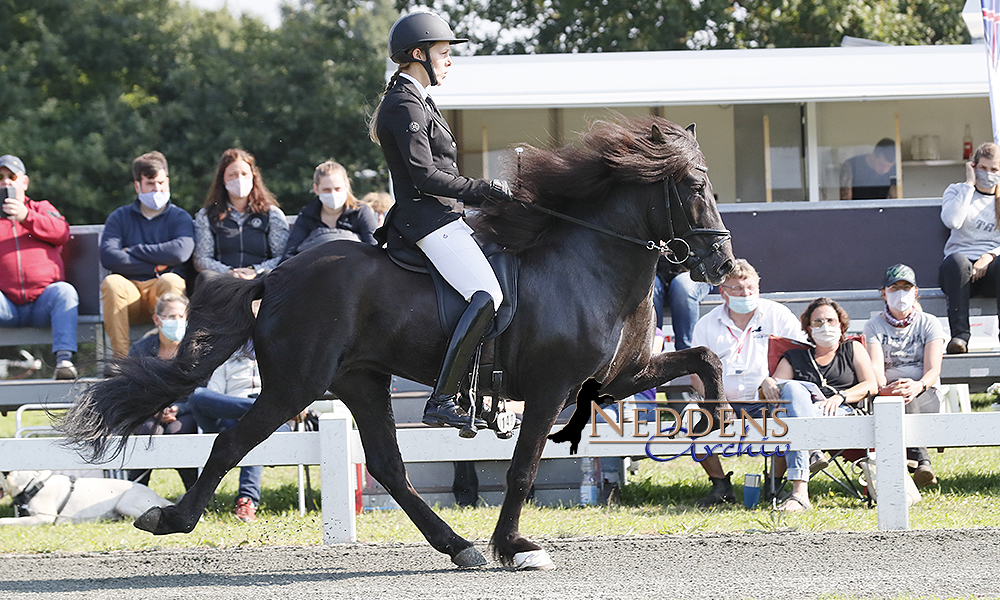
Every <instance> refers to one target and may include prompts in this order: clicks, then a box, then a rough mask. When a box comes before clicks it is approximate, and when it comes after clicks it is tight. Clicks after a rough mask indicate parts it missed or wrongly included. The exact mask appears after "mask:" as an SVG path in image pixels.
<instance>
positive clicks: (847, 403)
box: [774, 298, 878, 512]
mask: <svg viewBox="0 0 1000 600" xmlns="http://www.w3.org/2000/svg"><path fill="white" fill-rule="evenodd" d="M799 320H800V322H801V324H802V330H803V331H805V332H806V337H807V338H808V339H809V341H810V342H812V343H813V344H814V347H812V348H793V349H791V350H788V351H787V352H785V354H784V355H782V357H781V361H780V362H779V363H778V367H777V368H776V369H775V370H774V379H775V380H776V381H778V382H783V385H782V388H781V399H782V400H785V401H788V402H792V403H795V404H796V405H797V406H800V405H802V404H806V405H808V404H809V402H810V401H811V406H812V410H813V414H812V415H810V414H808V411H801V410H800V411H799V416H817V417H819V416H830V415H846V414H851V413H853V412H854V408H855V407H856V406H857V405H858V403H859V402H861V401H862V400H864V399H865V398H867V397H868V396H870V395H873V394H875V392H876V390H877V389H878V388H877V385H876V384H875V373H874V370H873V369H872V363H871V359H870V358H869V357H868V353H867V352H866V351H865V348H864V346H862V345H861V343H859V342H858V341H856V340H847V339H846V338H845V334H846V332H847V327H848V325H850V322H851V321H850V317H848V316H847V311H845V310H844V309H843V308H841V307H840V305H839V304H837V303H836V302H835V301H834V300H831V299H830V298H817V299H815V300H813V301H812V302H811V303H809V306H808V307H807V308H806V310H805V312H803V313H802V317H801V318H800V319H799ZM820 458H822V455H818V456H817V457H816V459H812V460H819V459H820ZM785 460H786V462H787V464H788V469H787V475H788V479H789V480H790V481H791V482H792V495H791V497H789V499H788V500H787V501H785V503H784V504H782V506H781V509H782V510H785V511H789V512H799V511H803V510H806V509H809V508H811V506H812V505H811V504H810V503H809V487H808V486H809V472H810V467H809V462H810V461H811V459H810V453H809V452H808V451H795V452H789V453H788V454H787V455H786V457H785Z"/></svg>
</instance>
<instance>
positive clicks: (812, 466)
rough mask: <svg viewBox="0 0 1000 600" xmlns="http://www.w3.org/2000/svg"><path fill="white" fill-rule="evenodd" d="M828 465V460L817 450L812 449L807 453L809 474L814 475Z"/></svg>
mask: <svg viewBox="0 0 1000 600" xmlns="http://www.w3.org/2000/svg"><path fill="white" fill-rule="evenodd" d="M829 466H830V461H828V460H827V459H826V455H824V454H823V453H822V452H820V451H819V450H813V451H812V452H811V453H809V475H815V474H816V473H819V472H820V471H822V470H823V469H825V468H827V467H829Z"/></svg>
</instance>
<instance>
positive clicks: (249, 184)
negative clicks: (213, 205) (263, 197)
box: [226, 177, 253, 198]
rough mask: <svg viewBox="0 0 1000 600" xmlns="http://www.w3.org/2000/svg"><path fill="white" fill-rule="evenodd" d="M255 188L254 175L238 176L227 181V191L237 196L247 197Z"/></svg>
mask: <svg viewBox="0 0 1000 600" xmlns="http://www.w3.org/2000/svg"><path fill="white" fill-rule="evenodd" d="M252 189H253V177H237V178H236V179H230V180H229V181H227V182H226V191H227V192H229V194H230V195H231V196H233V197H235V198H246V197H247V196H249V195H250V190H252Z"/></svg>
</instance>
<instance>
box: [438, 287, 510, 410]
mask: <svg viewBox="0 0 1000 600" xmlns="http://www.w3.org/2000/svg"><path fill="white" fill-rule="evenodd" d="M495 313H496V309H495V308H494V306H493V297H492V296H490V295H489V294H488V293H487V292H476V293H475V294H473V295H472V298H471V299H470V300H469V307H468V308H466V309H465V312H464V313H462V317H461V318H460V319H459V320H458V325H456V326H455V331H454V333H452V334H451V340H450V341H449V342H448V349H447V350H446V351H445V353H444V364H443V365H441V374H440V375H438V379H437V385H436V386H435V387H434V393H433V394H431V397H430V398H429V399H428V400H427V406H425V407H424V418H423V422H424V423H426V424H427V425H448V426H449V427H458V428H459V429H461V428H462V427H464V426H465V425H467V424H468V423H469V415H468V413H466V412H465V411H464V410H462V409H461V408H459V406H458V405H457V404H456V403H455V399H456V398H457V396H458V391H459V386H460V385H461V383H462V379H463V378H464V377H465V375H466V370H467V369H468V367H469V361H470V360H472V354H473V353H474V352H475V351H476V346H478V345H479V342H480V341H482V339H483V335H484V334H485V333H486V328H487V327H489V324H490V320H491V319H492V318H493V315H494V314H495Z"/></svg>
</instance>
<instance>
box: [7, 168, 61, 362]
mask: <svg viewBox="0 0 1000 600" xmlns="http://www.w3.org/2000/svg"><path fill="white" fill-rule="evenodd" d="M27 191H28V175H27V173H26V172H25V170H24V163H23V162H22V161H21V159H20V158H18V157H16V156H13V155H11V154H6V155H4V156H0V196H3V218H2V219H0V292H2V294H0V327H51V328H52V352H54V353H55V355H56V360H55V363H56V371H55V376H56V379H75V378H76V367H74V366H73V353H74V352H76V324H77V310H78V307H79V304H80V299H79V296H78V295H77V293H76V289H75V288H74V287H73V286H72V285H71V284H69V283H67V282H66V281H65V279H66V269H65V267H64V266H63V260H62V254H61V251H62V247H63V245H64V244H65V243H66V242H67V241H68V240H69V223H67V222H66V219H64V218H63V216H62V215H61V214H59V211H58V210H56V208H55V207H54V206H52V205H51V204H50V203H48V202H46V201H45V200H31V199H30V198H28V196H27V195H25V194H26V192H27Z"/></svg>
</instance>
